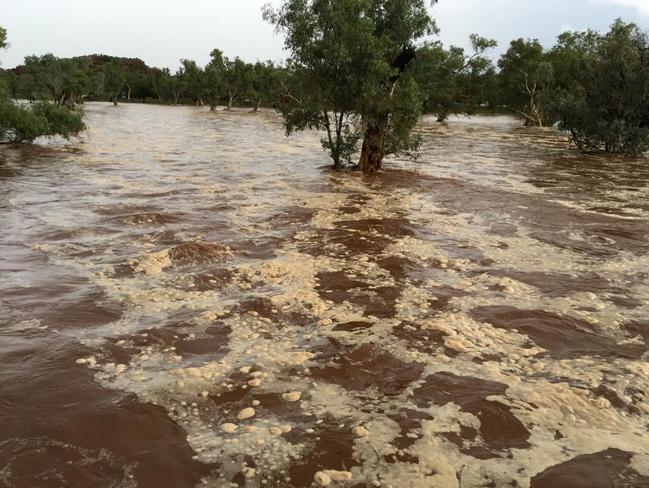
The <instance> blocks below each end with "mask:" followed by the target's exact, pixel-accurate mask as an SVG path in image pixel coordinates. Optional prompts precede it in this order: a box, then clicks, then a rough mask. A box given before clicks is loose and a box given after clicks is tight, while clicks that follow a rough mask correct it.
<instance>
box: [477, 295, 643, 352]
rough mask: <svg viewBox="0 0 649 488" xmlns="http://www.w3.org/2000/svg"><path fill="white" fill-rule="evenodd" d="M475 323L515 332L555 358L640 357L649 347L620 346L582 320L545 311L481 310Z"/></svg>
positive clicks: (479, 309) (508, 308)
mask: <svg viewBox="0 0 649 488" xmlns="http://www.w3.org/2000/svg"><path fill="white" fill-rule="evenodd" d="M472 314H473V316H474V317H475V318H476V320H480V321H482V322H488V323H490V324H492V325H494V326H495V327H498V328H502V329H515V330H517V331H519V332H521V333H523V334H526V335H527V336H529V337H530V339H532V341H534V343H535V344H536V345H538V346H540V347H542V348H543V349H546V350H547V351H548V352H549V353H550V354H551V355H552V356H554V357H556V358H571V357H573V358H574V357H579V356H588V355H594V356H605V357H616V356H619V357H639V356H642V354H643V353H644V352H645V350H646V348H645V347H642V346H640V345H619V344H618V343H617V341H615V340H613V339H611V338H608V337H606V336H603V335H599V334H597V333H596V331H595V330H594V329H593V327H592V326H591V325H590V324H589V323H588V322H585V321H583V320H579V319H575V318H572V317H565V316H560V315H557V314H553V313H549V312H544V311H542V310H519V309H516V308H513V307H500V306H492V307H479V308H477V309H474V310H473V311H472Z"/></svg>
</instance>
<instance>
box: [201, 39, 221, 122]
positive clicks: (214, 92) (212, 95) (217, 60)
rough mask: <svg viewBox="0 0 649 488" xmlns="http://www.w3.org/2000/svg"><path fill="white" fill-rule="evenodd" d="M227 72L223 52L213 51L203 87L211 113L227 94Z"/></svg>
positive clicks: (206, 67) (206, 68)
mask: <svg viewBox="0 0 649 488" xmlns="http://www.w3.org/2000/svg"><path fill="white" fill-rule="evenodd" d="M225 70H226V68H225V61H224V59H223V51H221V50H219V49H213V50H212V52H211V53H210V62H209V63H208V64H207V66H205V77H204V87H203V90H204V93H205V100H206V101H207V104H208V105H209V107H210V111H211V112H214V111H215V110H216V106H217V105H218V104H219V101H221V99H222V98H223V96H224V94H225V91H226V86H225Z"/></svg>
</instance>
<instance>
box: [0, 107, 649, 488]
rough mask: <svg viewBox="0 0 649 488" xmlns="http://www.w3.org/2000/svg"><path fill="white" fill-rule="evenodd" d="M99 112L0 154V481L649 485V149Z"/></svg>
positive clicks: (463, 131) (502, 127) (506, 129)
mask: <svg viewBox="0 0 649 488" xmlns="http://www.w3.org/2000/svg"><path fill="white" fill-rule="evenodd" d="M86 112H87V121H88V125H89V127H90V129H89V131H88V132H87V133H86V134H85V135H84V136H83V138H82V141H81V142H74V143H72V144H56V143H55V144H48V145H42V146H35V147H22V148H16V147H13V148H12V147H4V148H0V229H1V230H2V233H1V236H0V487H2V488H5V487H10V488H41V487H43V488H50V487H52V488H55V487H56V488H58V487H84V488H86V487H90V488H93V487H101V488H104V487H106V488H108V487H110V488H131V487H143V488H144V487H152V488H153V487H156V488H157V487H181V488H182V487H203V488H206V487H229V486H233V487H234V486H246V487H287V488H288V487H308V486H311V485H312V483H314V480H315V482H317V483H319V484H325V485H326V484H327V483H328V482H330V483H331V484H330V485H329V486H333V487H354V488H366V487H367V488H370V487H375V486H376V487H379V486H380V487H393V488H403V487H413V488H420V487H421V488H423V487H425V488H429V487H440V488H493V487H495V488H500V487H517V488H526V487H533V488H558V487H561V488H599V487H602V488H603V487H618V488H619V487H642V486H649V431H648V425H649V363H648V362H647V359H648V358H649V354H648V351H649V239H648V237H649V189H648V188H649V164H648V161H647V160H646V159H622V158H618V159H612V158H604V157H596V156H592V157H584V156H582V155H579V154H578V153H577V152H576V151H574V150H573V149H572V148H571V147H570V145H569V144H568V143H567V142H566V140H565V138H564V137H562V136H561V135H559V134H557V133H556V132H554V131H552V130H536V129H534V130H531V129H524V128H521V127H519V125H518V123H517V122H516V121H514V120H513V119H510V118H506V117H495V118H473V119H466V118H457V119H453V120H451V121H450V122H449V124H448V126H440V125H438V124H436V123H435V122H433V121H432V120H427V119H426V120H424V121H423V123H422V124H421V126H420V128H419V129H418V130H419V132H420V133H421V135H422V137H423V140H424V144H423V147H422V151H421V157H420V158H419V159H418V160H417V161H391V162H390V163H389V164H388V165H387V166H388V169H387V171H386V172H385V173H384V174H382V175H381V176H380V177H373V178H364V177H361V176H360V175H357V174H336V173H332V172H330V171H329V170H328V169H326V168H325V165H326V164H327V159H326V156H325V155H324V154H323V153H322V151H321V150H320V147H319V137H318V136H317V135H315V134H303V135H300V136H298V137H295V138H291V139H286V138H285V137H284V134H283V131H282V128H281V123H280V121H279V119H278V118H277V117H276V116H275V115H274V114H272V113H270V112H263V113H259V114H250V113H247V112H233V113H224V112H219V113H216V114H210V113H207V112H206V111H203V110H200V109H194V108H189V107H158V106H142V105H128V106H127V105H125V106H121V107H119V108H118V109H114V108H113V107H112V106H110V105H104V104H89V105H87V107H86Z"/></svg>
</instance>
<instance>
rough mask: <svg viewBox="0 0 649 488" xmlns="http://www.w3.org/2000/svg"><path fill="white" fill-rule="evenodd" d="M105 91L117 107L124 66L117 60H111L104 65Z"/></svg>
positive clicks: (122, 82)
mask: <svg viewBox="0 0 649 488" xmlns="http://www.w3.org/2000/svg"><path fill="white" fill-rule="evenodd" d="M104 83H105V89H104V91H105V93H106V95H108V97H109V98H110V101H111V102H113V105H115V106H116V107H117V104H118V102H119V99H120V97H121V96H122V90H123V89H124V68H122V66H121V64H120V63H119V61H117V60H113V61H111V62H110V63H108V64H107V65H106V69H105V72H104Z"/></svg>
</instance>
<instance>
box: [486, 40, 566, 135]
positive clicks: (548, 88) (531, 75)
mask: <svg viewBox="0 0 649 488" xmlns="http://www.w3.org/2000/svg"><path fill="white" fill-rule="evenodd" d="M498 66H499V67H500V82H501V89H502V93H503V94H504V97H505V99H504V101H505V103H506V104H507V105H508V106H509V107H510V108H511V109H513V110H514V111H515V112H516V113H517V114H518V115H520V116H521V117H523V119H524V120H525V125H535V126H540V127H542V126H546V125H551V124H552V123H553V122H554V120H553V118H552V116H551V114H550V113H549V110H548V108H549V107H548V102H549V100H550V97H551V96H552V89H553V79H554V72H553V66H552V63H550V61H549V59H548V56H547V53H546V51H545V50H544V48H543V46H542V45H541V43H540V42H539V41H538V40H537V39H533V40H529V39H528V40H525V39H516V40H514V41H512V42H511V45H510V47H509V49H508V50H507V52H506V53H505V54H503V55H502V57H501V58H500V60H499V61H498Z"/></svg>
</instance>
